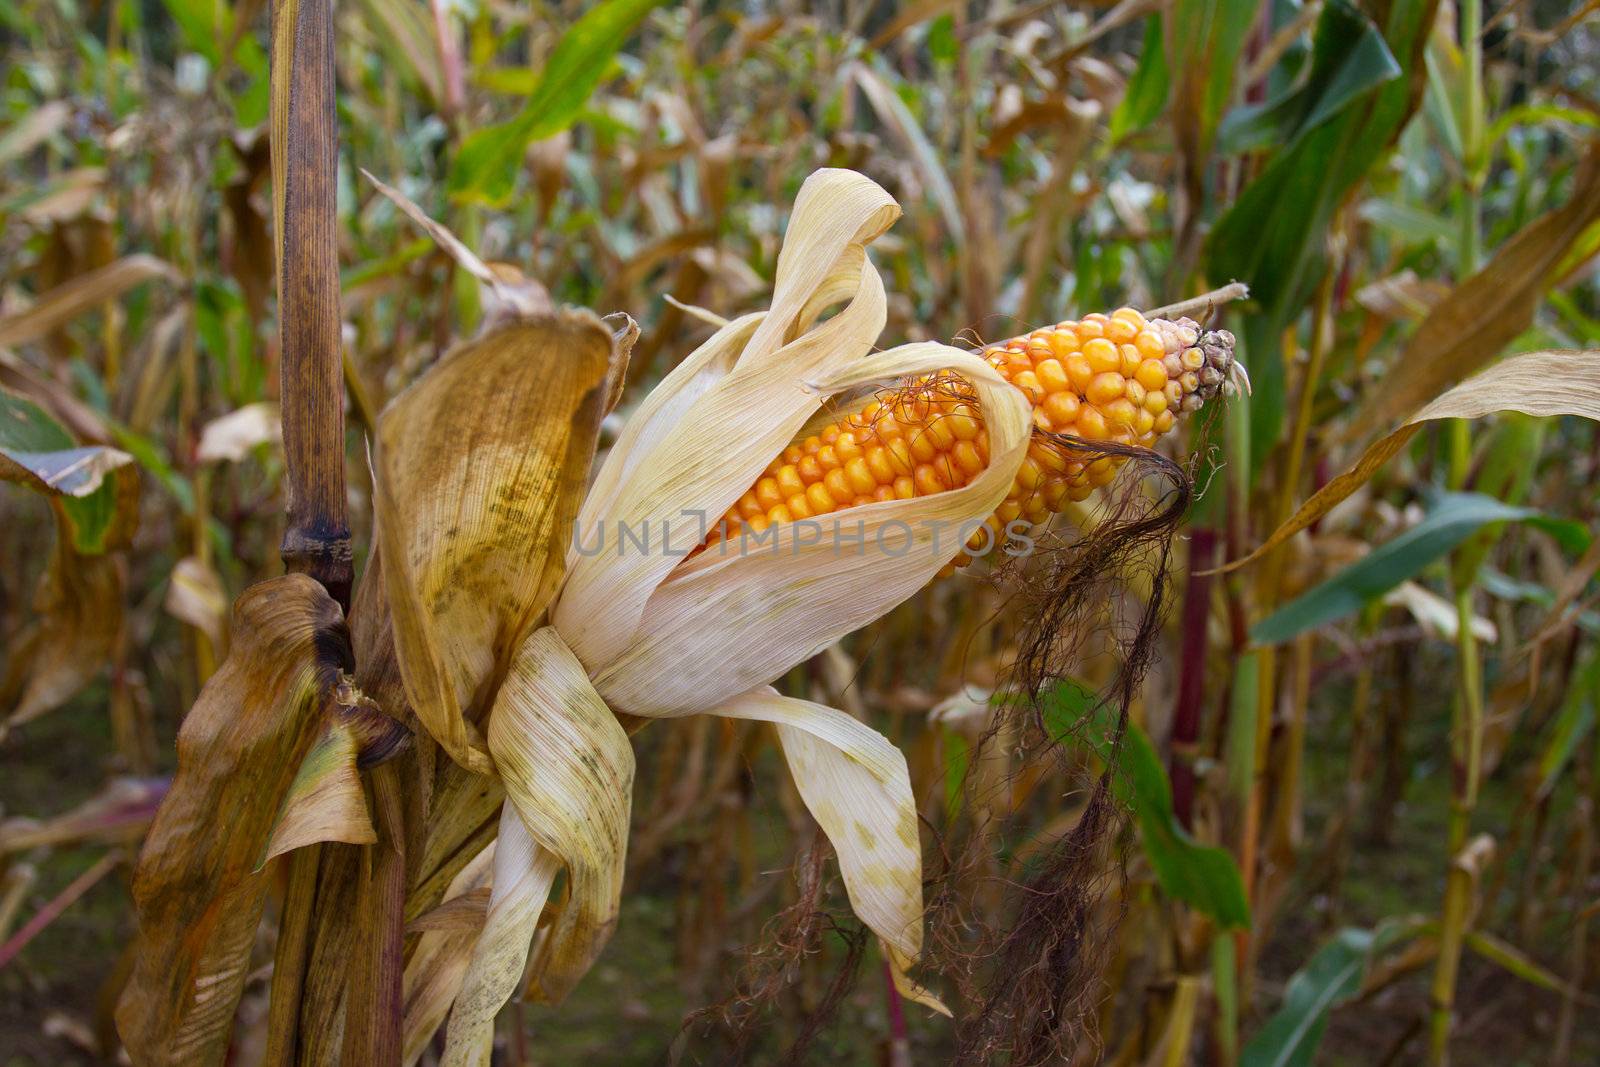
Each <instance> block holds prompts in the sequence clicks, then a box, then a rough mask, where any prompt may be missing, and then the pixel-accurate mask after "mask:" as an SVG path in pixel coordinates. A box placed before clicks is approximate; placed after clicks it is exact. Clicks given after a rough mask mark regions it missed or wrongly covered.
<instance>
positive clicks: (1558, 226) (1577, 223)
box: [1345, 141, 1600, 441]
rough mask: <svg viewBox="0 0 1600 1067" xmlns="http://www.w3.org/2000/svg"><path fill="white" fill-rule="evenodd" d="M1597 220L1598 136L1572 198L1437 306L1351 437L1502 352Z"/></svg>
mask: <svg viewBox="0 0 1600 1067" xmlns="http://www.w3.org/2000/svg"><path fill="white" fill-rule="evenodd" d="M1597 218H1600V141H1593V142H1591V143H1590V146H1589V154H1588V157H1587V158H1586V160H1585V162H1584V165H1583V167H1582V168H1581V170H1580V172H1579V175H1578V179H1577V182H1576V183H1575V185H1574V187H1573V190H1572V195H1571V197H1569V198H1568V200H1567V202H1566V203H1565V204H1562V205H1561V206H1560V207H1558V208H1555V209H1554V210H1552V211H1549V212H1547V213H1546V214H1544V215H1541V216H1540V217H1539V218H1537V219H1535V220H1534V221H1533V222H1531V223H1529V224H1528V225H1527V226H1524V227H1523V228H1522V229H1521V230H1519V231H1517V234H1516V236H1514V237H1512V238H1511V239H1510V240H1509V241H1507V242H1505V244H1503V245H1501V246H1500V247H1499V248H1498V249H1496V250H1495V254H1494V256H1493V258H1491V259H1490V260H1489V262H1488V263H1487V264H1486V265H1485V266H1484V267H1483V269H1482V270H1480V271H1478V273H1476V274H1474V275H1473V276H1472V277H1470V278H1468V279H1467V280H1466V281H1464V282H1462V283H1461V284H1460V285H1458V286H1456V287H1455V289H1454V290H1452V291H1451V292H1450V295H1449V296H1447V297H1445V298H1444V299H1443V300H1441V301H1440V302H1439V303H1438V304H1436V305H1435V306H1434V308H1433V310H1432V311H1430V312H1429V313H1428V317H1427V318H1426V319H1424V320H1423V321H1422V325H1421V326H1419V327H1417V332H1416V333H1415V334H1413V335H1412V337H1411V341H1410V343H1408V344H1407V345H1406V348H1405V351H1404V352H1403V353H1401V355H1400V358H1399V359H1397V360H1395V361H1394V363H1393V364H1392V365H1391V367H1390V368H1389V372H1388V373H1387V374H1386V375H1385V376H1384V378H1383V380H1382V381H1381V382H1379V383H1378V386H1377V387H1376V388H1375V389H1374V390H1373V391H1372V394H1371V399H1370V400H1368V401H1367V403H1366V404H1365V405H1363V406H1362V408H1361V410H1360V411H1359V412H1357V414H1356V416H1355V418H1354V419H1353V420H1352V421H1351V423H1350V426H1349V429H1348V431H1347V432H1346V434H1345V437H1346V439H1347V440H1350V441H1361V440H1365V439H1366V438H1367V437H1368V436H1369V435H1370V434H1372V433H1375V432H1377V431H1379V430H1380V429H1382V428H1383V427H1385V426H1388V425H1391V424H1393V422H1394V421H1395V420H1396V419H1398V418H1401V417H1402V416H1404V415H1405V414H1406V413H1407V412H1410V411H1414V410H1416V408H1417V407H1418V406H1420V405H1421V404H1423V403H1424V402H1426V401H1427V399H1428V398H1429V397H1434V396H1439V394H1441V393H1442V392H1444V391H1445V390H1446V389H1448V388H1449V387H1450V386H1452V385H1454V384H1455V383H1457V382H1459V381H1461V380H1462V379H1463V378H1465V377H1467V376H1468V375H1470V374H1472V373H1473V372H1475V371H1477V370H1478V369H1479V368H1481V367H1483V366H1484V365H1485V364H1487V363H1489V362H1490V361H1492V360H1493V359H1494V358H1495V357H1497V356H1498V355H1499V354H1500V353H1501V352H1502V351H1503V350H1504V349H1505V346H1506V345H1507V344H1509V343H1510V342H1511V340H1512V339H1513V338H1514V337H1516V336H1517V334H1519V333H1521V332H1522V331H1523V330H1525V329H1527V327H1528V324H1529V323H1531V322H1532V321H1533V314H1534V312H1535V311H1536V310H1538V306H1539V302H1540V301H1541V300H1542V299H1544V293H1545V290H1546V289H1547V288H1548V287H1549V286H1550V285H1551V284H1552V283H1553V282H1554V281H1555V280H1556V276H1557V274H1558V273H1559V271H1560V269H1561V268H1562V266H1563V260H1564V259H1565V258H1566V255H1567V251H1568V249H1570V248H1571V247H1572V245H1573V242H1575V241H1576V240H1578V239H1579V237H1580V236H1582V234H1583V232H1584V230H1585V229H1586V228H1587V227H1588V226H1589V224H1590V223H1592V222H1594V221H1595V220H1596V219H1597ZM1435 417H1437V416H1435Z"/></svg>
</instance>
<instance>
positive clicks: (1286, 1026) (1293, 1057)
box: [1239, 928, 1377, 1067]
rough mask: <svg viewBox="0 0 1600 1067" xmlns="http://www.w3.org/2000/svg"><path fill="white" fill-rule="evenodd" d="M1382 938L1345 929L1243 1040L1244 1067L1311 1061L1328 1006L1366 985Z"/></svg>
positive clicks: (1304, 1065)
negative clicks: (1364, 980) (1370, 961)
mask: <svg viewBox="0 0 1600 1067" xmlns="http://www.w3.org/2000/svg"><path fill="white" fill-rule="evenodd" d="M1376 942H1377V938H1376V937H1375V936H1374V934H1373V932H1372V931H1370V930H1361V929H1356V928H1347V929H1344V930H1340V931H1339V932H1338V933H1337V934H1335V935H1334V936H1333V938H1332V939H1331V940H1329V941H1328V943H1327V944H1325V945H1323V946H1322V947H1321V948H1319V949H1318V950H1317V951H1316V954H1315V955H1313V956H1312V957H1311V959H1310V960H1309V961H1308V962H1307V963H1306V965H1305V966H1304V967H1302V968H1301V969H1300V970H1298V971H1296V972H1295V975H1294V977H1293V978H1290V979H1289V985H1288V987H1287V988H1286V989H1285V990H1284V994H1283V1004H1282V1005H1281V1006H1279V1008H1278V1010H1277V1012H1275V1013H1274V1014H1273V1016H1272V1018H1270V1019H1268V1020H1267V1021H1266V1023H1265V1024H1264V1025H1263V1026H1262V1027H1261V1029H1260V1030H1258V1031H1257V1032H1256V1034H1255V1036H1254V1037H1252V1038H1251V1039H1250V1040H1249V1042H1248V1043H1246V1045H1245V1046H1244V1051H1243V1053H1241V1055H1240V1057H1239V1063H1240V1065H1241V1067H1310V1064H1311V1062H1312V1059H1313V1057H1315V1056H1316V1053H1317V1046H1318V1045H1319V1044H1320V1043H1321V1042H1322V1031H1323V1030H1324V1029H1325V1028H1326V1027H1327V1025H1328V1011H1329V1010H1330V1009H1331V1008H1332V1007H1333V1006H1334V1005H1335V1004H1337V1003H1339V1001H1341V1000H1346V999H1348V998H1350V997H1351V996H1353V995H1354V994H1355V993H1356V991H1357V990H1359V989H1360V988H1361V978H1362V976H1363V975H1364V974H1365V973H1366V970H1367V960H1368V959H1369V958H1370V956H1371V954H1372V952H1373V950H1374V948H1375V947H1376Z"/></svg>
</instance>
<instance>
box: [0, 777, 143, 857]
mask: <svg viewBox="0 0 1600 1067" xmlns="http://www.w3.org/2000/svg"><path fill="white" fill-rule="evenodd" d="M168 785H169V781H168V779H166V778H113V779H111V781H109V782H107V783H106V784H105V787H104V788H102V789H101V790H100V792H98V793H96V794H95V795H94V796H92V797H90V798H89V799H88V800H86V801H84V802H83V803H82V804H79V805H78V806H76V807H74V808H73V809H71V810H70V811H67V812H63V813H62V814H60V815H57V816H55V817H53V818H49V819H29V818H24V817H21V816H18V817H15V818H10V819H5V820H0V855H3V854H5V853H7V852H20V851H22V850H24V849H30V848H38V847H39V846H41V845H61V844H65V843H68V842H74V843H76V842H94V843H96V844H119V843H122V842H124V841H127V842H136V841H138V839H139V838H141V837H143V836H144V830H145V827H146V826H148V825H149V824H150V820H151V819H152V818H154V817H155V813H156V806H157V805H158V804H160V803H161V800H162V798H163V797H165V796H166V795H167V786H168Z"/></svg>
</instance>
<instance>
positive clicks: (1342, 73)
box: [1218, 2, 1400, 152]
mask: <svg viewBox="0 0 1600 1067" xmlns="http://www.w3.org/2000/svg"><path fill="white" fill-rule="evenodd" d="M1399 76H1400V64H1399V63H1397V62H1396V61H1395V58H1394V55H1393V54H1392V53H1391V52H1390V51H1389V46H1388V45H1387V44H1386V43H1384V40H1383V35H1382V34H1381V33H1379V32H1378V28H1377V27H1376V26H1374V25H1373V24H1372V20H1371V19H1369V18H1367V17H1366V16H1365V15H1363V14H1362V13H1361V12H1360V11H1358V10H1356V9H1355V8H1354V7H1352V6H1350V5H1349V4H1346V3H1343V2H1335V3H1330V4H1329V5H1328V6H1327V7H1325V8H1323V10H1322V16H1321V18H1320V20H1319V23H1318V26H1317V31H1316V35H1315V37H1314V39H1313V44H1312V51H1311V70H1310V72H1309V73H1308V75H1307V77H1306V80H1305V82H1304V84H1302V85H1299V86H1298V87H1296V88H1294V89H1292V90H1290V91H1289V92H1286V93H1284V94H1283V95H1282V96H1279V97H1278V98H1277V99H1275V100H1268V101H1266V102H1264V103H1260V104H1247V105H1242V106H1240V107H1237V108H1234V109H1233V111H1231V112H1229V114H1228V117H1227V118H1226V119H1224V120H1223V122H1222V129H1221V131H1220V132H1219V134H1218V137H1219V139H1220V143H1221V149H1222V151H1224V152H1244V151H1250V150H1254V149H1259V148H1263V147H1266V146H1267V145H1271V144H1276V145H1279V146H1280V147H1279V149H1278V150H1279V151H1280V152H1286V151H1289V150H1290V149H1292V148H1293V147H1294V146H1295V144H1296V143H1298V142H1299V140H1300V138H1301V137H1303V136H1305V135H1306V134H1307V133H1308V132H1310V131H1311V130H1314V129H1316V128H1317V127H1318V126H1320V125H1322V124H1323V123H1325V122H1328V121H1329V120H1331V119H1333V118H1334V117H1335V116H1337V115H1338V114H1339V113H1340V112H1341V111H1343V110H1344V109H1345V108H1346V107H1348V106H1349V105H1350V104H1352V103H1354V102H1355V101H1356V100H1358V99H1360V98H1361V97H1363V96H1365V95H1366V94H1368V93H1370V92H1371V91H1372V90H1374V89H1376V88H1378V86H1380V85H1382V84H1383V83H1384V82H1387V81H1391V80H1393V79H1395V78H1398V77H1399Z"/></svg>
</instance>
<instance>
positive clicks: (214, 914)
mask: <svg viewBox="0 0 1600 1067" xmlns="http://www.w3.org/2000/svg"><path fill="white" fill-rule="evenodd" d="M233 633H234V644H233V649H232V651H231V652H230V653H229V655H228V658H227V659H226V660H225V661H223V663H222V666H221V667H220V668H219V669H218V671H217V673H216V674H215V675H213V676H212V678H211V680H210V681H209V682H207V683H206V686H205V688H204V689H203V690H201V693H200V696H199V699H198V700H196V702H195V705H194V707H193V708H191V709H190V710H189V714H188V715H187V716H186V717H185V718H184V721H183V726H182V728H181V729H180V730H179V731H178V770H177V773H176V774H175V775H174V777H173V782H172V788H171V792H170V793H169V794H168V795H167V798H166V800H165V801H164V802H163V803H162V805H161V809H160V811H159V812H158V813H157V815H156V819H155V822H154V824H153V825H152V826H151V829H150V834H149V837H148V838H146V840H145V845H144V850H143V852H142V853H141V855H140V858H139V864H138V868H137V870H136V871H135V874H134V880H133V898H134V905H135V908H136V910H137V912H138V917H139V933H138V937H137V940H136V942H135V945H134V966H133V972H132V974H131V975H130V977H129V980H128V985H127V987H126V989H125V990H124V992H123V995H122V998H121V1001H120V1003H119V1004H118V1006H117V1024H118V1029H119V1031H120V1033H121V1035H122V1038H123V1041H124V1043H125V1044H126V1046H127V1048H128V1051H129V1054H130V1055H131V1056H132V1057H133V1060H134V1062H136V1063H139V1064H141V1065H145V1064H174V1065H177V1064H183V1065H186V1067H187V1065H194V1064H208V1063H221V1062H222V1061H223V1058H224V1055H225V1053H226V1050H227V1045H228V1034H229V1031H230V1029H231V1025H232V1022H233V1013H234V1008H235V1006H236V1005H237V1004H238V1000H239V995H240V993H241V992H242V990H243V988H244V982H245V976H246V974H247V973H248V972H249V970H250V950H251V946H252V945H253V943H254V941H255V929H256V924H257V921H258V920H259V919H260V917H261V911H262V906H263V903H264V902H265V899H266V893H267V888H268V883H269V881H270V876H269V874H267V873H265V872H259V871H257V870H256V869H255V867H256V863H257V861H258V860H259V858H260V857H261V855H262V852H263V850H264V849H265V848H266V845H267V842H268V840H269V839H270V837H271V835H272V831H273V826H274V824H275V823H276V821H277V814H278V812H279V810H280V808H281V807H282V805H283V801H284V797H285V796H286V794H287V793H288V792H289V789H290V786H291V783H292V782H293V780H294V778H295V776H296V774H297V771H298V768H299V767H300V764H301V761H302V759H303V758H304V757H305V755H306V753H308V752H309V751H310V750H311V749H312V746H313V745H314V743H315V742H316V740H317V738H318V737H319V736H320V735H321V733H322V728H323V724H324V716H325V715H327V714H330V713H331V712H332V710H333V705H335V704H336V703H337V694H338V688H339V683H340V681H341V675H342V672H344V671H347V670H349V668H350V667H351V662H350V651H349V645H348V638H347V636H346V633H345V628H344V620H343V618H342V616H341V613H340V611H339V606H338V605H337V604H336V603H334V601H333V600H332V599H331V598H330V597H329V596H328V594H327V593H326V592H325V591H324V590H323V588H322V587H321V586H320V585H319V584H317V583H316V582H315V581H314V580H312V579H311V578H308V577H306V576H305V575H301V574H289V575H285V576H283V577H281V578H274V579H271V580H269V581H265V582H260V583H258V584H256V585H253V586H251V587H250V588H249V589H247V590H245V592H244V593H243V595H241V596H240V597H239V600H238V602H237V604H236V605H235V607H234V618H233Z"/></svg>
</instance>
